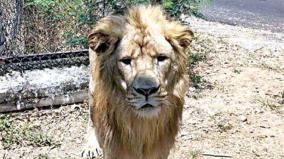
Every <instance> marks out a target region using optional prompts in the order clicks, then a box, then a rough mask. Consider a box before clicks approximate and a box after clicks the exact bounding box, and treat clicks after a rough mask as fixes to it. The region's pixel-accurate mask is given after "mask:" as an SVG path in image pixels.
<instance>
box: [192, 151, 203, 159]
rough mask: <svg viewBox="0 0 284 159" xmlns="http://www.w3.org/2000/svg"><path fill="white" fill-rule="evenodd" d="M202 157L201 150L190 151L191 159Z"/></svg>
mask: <svg viewBox="0 0 284 159" xmlns="http://www.w3.org/2000/svg"><path fill="white" fill-rule="evenodd" d="M200 155H201V151H199V150H194V151H190V159H197V158H198V157H200Z"/></svg>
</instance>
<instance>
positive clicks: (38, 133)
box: [0, 116, 58, 149]
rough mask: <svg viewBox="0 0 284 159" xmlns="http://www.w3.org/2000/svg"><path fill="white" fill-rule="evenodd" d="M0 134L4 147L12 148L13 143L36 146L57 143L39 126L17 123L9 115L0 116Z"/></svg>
mask: <svg viewBox="0 0 284 159" xmlns="http://www.w3.org/2000/svg"><path fill="white" fill-rule="evenodd" d="M0 135H1V137H0V141H1V142H2V145H3V147H4V149H9V148H12V147H13V145H20V146H36V147H41V146H52V145H58V144H56V142H54V141H53V140H52V139H51V137H50V136H48V135H47V134H45V133H44V132H43V131H42V130H41V129H40V128H39V127H36V126H33V125H30V124H28V123H24V124H19V123H18V122H16V121H13V120H12V119H11V118H10V117H9V116H1V117H0Z"/></svg>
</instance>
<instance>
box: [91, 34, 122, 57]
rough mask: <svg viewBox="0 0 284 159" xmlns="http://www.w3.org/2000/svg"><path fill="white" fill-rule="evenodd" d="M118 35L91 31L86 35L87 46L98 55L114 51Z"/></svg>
mask: <svg viewBox="0 0 284 159" xmlns="http://www.w3.org/2000/svg"><path fill="white" fill-rule="evenodd" d="M118 40H119V39H118V37H115V36H111V35H107V34H105V33H102V32H97V31H92V32H91V34H90V35H89V36H88V42H89V47H90V48H91V49H92V50H93V51H94V52H95V53H97V54H98V55H100V54H102V53H107V52H112V51H114V49H115V47H116V45H117V42H118Z"/></svg>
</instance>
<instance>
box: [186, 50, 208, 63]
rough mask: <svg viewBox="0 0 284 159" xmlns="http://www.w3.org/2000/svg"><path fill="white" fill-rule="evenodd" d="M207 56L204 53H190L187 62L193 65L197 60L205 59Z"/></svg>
mask: <svg viewBox="0 0 284 159" xmlns="http://www.w3.org/2000/svg"><path fill="white" fill-rule="evenodd" d="M206 58H207V56H206V54H205V53H199V52H197V53H191V54H190V56H189V63H190V64H191V65H195V64H197V63H198V62H200V61H204V60H206Z"/></svg>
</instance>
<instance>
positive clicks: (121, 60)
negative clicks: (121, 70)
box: [119, 57, 131, 65]
mask: <svg viewBox="0 0 284 159" xmlns="http://www.w3.org/2000/svg"><path fill="white" fill-rule="evenodd" d="M119 61H120V62H122V63H124V64H125V65H130V64H131V58H130V57H126V58H123V59H120V60H119Z"/></svg>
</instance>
